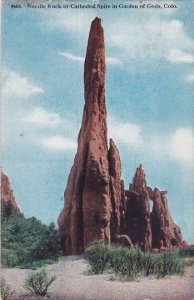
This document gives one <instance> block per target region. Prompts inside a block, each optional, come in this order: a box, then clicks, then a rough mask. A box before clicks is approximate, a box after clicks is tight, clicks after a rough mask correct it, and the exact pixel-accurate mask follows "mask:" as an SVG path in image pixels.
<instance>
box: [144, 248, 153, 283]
mask: <svg viewBox="0 0 194 300" xmlns="http://www.w3.org/2000/svg"><path fill="white" fill-rule="evenodd" d="M142 269H143V273H144V274H145V276H147V277H148V276H149V275H151V274H154V270H155V254H151V253H150V252H146V253H144V255H143V256H142Z"/></svg>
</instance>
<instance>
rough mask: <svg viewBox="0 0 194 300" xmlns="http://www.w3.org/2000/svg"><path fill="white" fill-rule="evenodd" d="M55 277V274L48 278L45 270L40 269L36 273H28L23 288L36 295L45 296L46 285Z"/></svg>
mask: <svg viewBox="0 0 194 300" xmlns="http://www.w3.org/2000/svg"><path fill="white" fill-rule="evenodd" d="M55 279H56V277H55V276H52V277H50V278H49V277H48V275H47V273H46V271H45V270H42V271H40V272H38V273H34V274H30V275H29V276H28V278H27V279H26V281H25V285H24V288H26V289H27V290H29V291H30V292H33V293H35V294H36V295H39V296H45V295H46V294H47V289H48V287H49V286H50V285H51V284H52V282H53V281H54V280H55Z"/></svg>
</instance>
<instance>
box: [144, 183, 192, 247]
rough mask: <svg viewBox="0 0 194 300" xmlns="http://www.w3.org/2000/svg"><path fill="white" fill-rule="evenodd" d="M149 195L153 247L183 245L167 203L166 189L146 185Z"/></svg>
mask: <svg viewBox="0 0 194 300" xmlns="http://www.w3.org/2000/svg"><path fill="white" fill-rule="evenodd" d="M148 192H149V197H150V199H151V200H152V201H153V209H152V213H151V222H152V240H153V244H152V246H153V248H159V249H162V248H168V249H169V248H172V247H173V246H185V245H186V242H184V241H183V238H182V233H181V230H180V227H179V226H178V225H177V224H176V223H175V222H174V221H173V219H172V217H171V215H170V211H169V209H168V203H167V197H166V194H167V191H160V190H159V189H158V188H155V189H152V188H150V187H148Z"/></svg>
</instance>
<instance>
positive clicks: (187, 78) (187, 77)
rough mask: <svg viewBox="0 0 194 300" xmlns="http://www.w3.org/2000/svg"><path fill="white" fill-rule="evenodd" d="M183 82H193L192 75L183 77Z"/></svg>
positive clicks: (193, 75) (193, 76) (193, 77)
mask: <svg viewBox="0 0 194 300" xmlns="http://www.w3.org/2000/svg"><path fill="white" fill-rule="evenodd" d="M185 80H186V81H190V82H192V81H194V74H189V75H187V76H186V77H185Z"/></svg>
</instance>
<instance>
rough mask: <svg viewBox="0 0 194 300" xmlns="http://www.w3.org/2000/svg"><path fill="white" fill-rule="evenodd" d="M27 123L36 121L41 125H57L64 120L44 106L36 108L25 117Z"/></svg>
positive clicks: (35, 122)
mask: <svg viewBox="0 0 194 300" xmlns="http://www.w3.org/2000/svg"><path fill="white" fill-rule="evenodd" d="M23 121H24V122H26V123H34V124H37V125H39V126H51V127H52V126H56V125H58V124H61V123H62V120H61V118H60V116H59V114H57V113H53V112H48V111H46V110H44V109H43V108H40V107H37V108H34V110H33V111H31V112H30V113H29V114H28V115H27V116H26V117H24V118H23Z"/></svg>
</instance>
